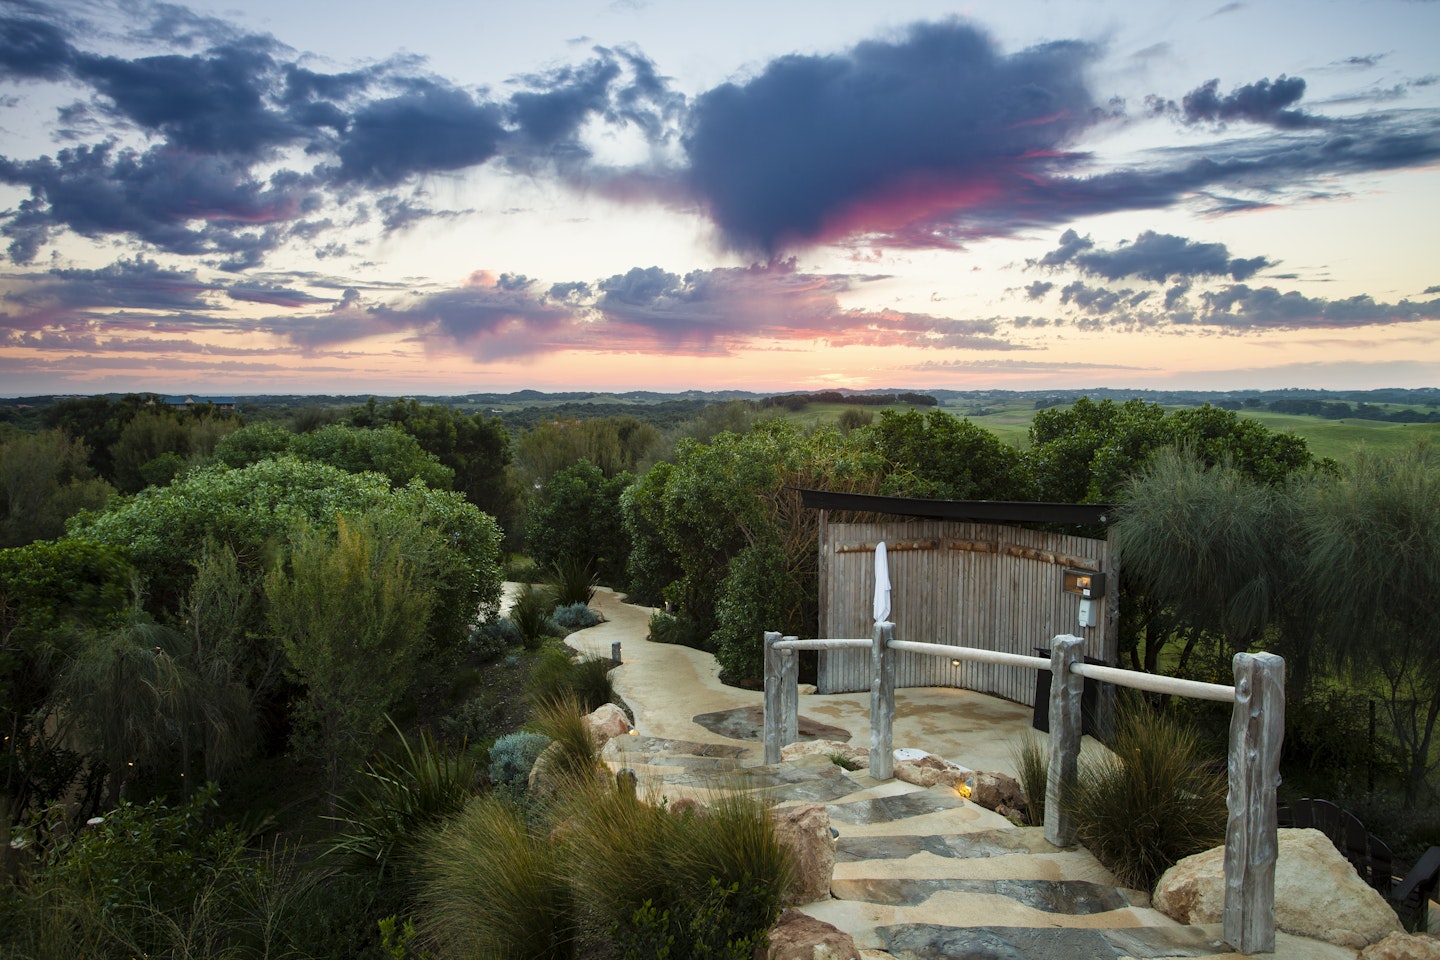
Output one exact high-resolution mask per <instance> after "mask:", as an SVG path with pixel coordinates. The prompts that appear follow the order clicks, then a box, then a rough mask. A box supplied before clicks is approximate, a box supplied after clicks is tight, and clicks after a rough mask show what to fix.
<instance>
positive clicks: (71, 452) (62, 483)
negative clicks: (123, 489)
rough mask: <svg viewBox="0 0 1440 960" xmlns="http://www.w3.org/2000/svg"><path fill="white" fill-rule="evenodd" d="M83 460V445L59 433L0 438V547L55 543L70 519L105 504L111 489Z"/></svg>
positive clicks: (44, 432)
mask: <svg viewBox="0 0 1440 960" xmlns="http://www.w3.org/2000/svg"><path fill="white" fill-rule="evenodd" d="M87 457H88V454H87V451H86V449H85V445H84V444H83V443H81V442H80V441H78V440H73V439H71V438H70V437H68V436H67V435H66V434H65V433H64V431H62V430H45V431H42V432H40V433H28V434H27V433H14V434H10V435H8V436H5V437H4V439H3V440H0V547H16V546H20V545H22V544H26V543H29V542H31V541H32V540H48V539H53V538H54V537H58V536H60V535H61V534H63V533H64V532H65V520H66V519H67V518H68V517H70V516H72V515H74V514H75V513H77V512H79V511H80V510H85V509H95V508H98V507H102V506H104V505H105V503H106V501H108V500H109V499H110V497H111V496H112V495H113V494H114V493H115V490H114V488H113V487H111V486H110V484H108V483H106V482H105V481H104V480H100V479H97V478H96V477H95V475H94V471H93V470H92V469H91V467H90V464H89V462H88V459H87Z"/></svg>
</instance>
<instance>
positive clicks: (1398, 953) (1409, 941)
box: [1360, 933, 1440, 960]
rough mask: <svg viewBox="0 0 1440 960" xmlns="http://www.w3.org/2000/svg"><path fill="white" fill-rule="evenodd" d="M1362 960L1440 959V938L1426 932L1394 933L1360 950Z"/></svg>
mask: <svg viewBox="0 0 1440 960" xmlns="http://www.w3.org/2000/svg"><path fill="white" fill-rule="evenodd" d="M1360 960H1440V940H1436V939H1435V938H1434V937H1429V936H1425V935H1424V934H1414V933H1392V934H1390V936H1388V937H1386V938H1385V939H1384V940H1381V941H1379V942H1377V943H1372V944H1370V946H1368V947H1366V948H1365V949H1364V950H1362V951H1360Z"/></svg>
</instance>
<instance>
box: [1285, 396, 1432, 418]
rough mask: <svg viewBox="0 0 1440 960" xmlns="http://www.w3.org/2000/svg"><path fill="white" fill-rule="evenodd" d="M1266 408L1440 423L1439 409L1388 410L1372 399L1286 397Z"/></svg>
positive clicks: (1312, 414) (1323, 415)
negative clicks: (1362, 400) (1354, 400)
mask: <svg viewBox="0 0 1440 960" xmlns="http://www.w3.org/2000/svg"><path fill="white" fill-rule="evenodd" d="M1264 407H1265V409H1266V410H1271V411H1273V412H1275V413H1293V414H1299V415H1301V416H1306V417H1319V418H1320V419H1322V420H1348V419H1350V418H1352V417H1353V418H1355V419H1357V420H1379V421H1382V422H1384V423H1440V410H1431V411H1429V412H1425V413H1422V412H1421V411H1419V410H1386V409H1384V408H1382V407H1377V406H1375V405H1374V404H1372V403H1357V404H1355V405H1354V406H1351V405H1350V404H1348V403H1346V402H1345V401H1343V400H1316V399H1313V398H1301V397H1286V398H1283V399H1280V400H1273V401H1271V402H1270V403H1267V404H1264Z"/></svg>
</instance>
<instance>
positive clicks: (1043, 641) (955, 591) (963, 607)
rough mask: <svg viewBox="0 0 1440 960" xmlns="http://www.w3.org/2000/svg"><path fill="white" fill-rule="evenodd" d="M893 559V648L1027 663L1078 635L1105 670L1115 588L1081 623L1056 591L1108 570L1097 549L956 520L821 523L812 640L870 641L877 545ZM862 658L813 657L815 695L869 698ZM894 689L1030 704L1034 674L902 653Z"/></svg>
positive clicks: (1088, 543)
mask: <svg viewBox="0 0 1440 960" xmlns="http://www.w3.org/2000/svg"><path fill="white" fill-rule="evenodd" d="M880 540H884V541H885V542H886V544H885V545H886V552H887V554H888V557H889V561H890V587H891V593H890V611H891V612H890V619H891V620H892V621H894V623H895V639H897V640H918V641H921V642H925V643H944V644H950V645H952V646H967V647H979V648H982V649H986V650H1004V651H1006V652H1009V653H1022V654H1027V655H1032V656H1033V655H1034V653H1035V648H1036V647H1041V646H1048V645H1049V643H1050V638H1051V637H1053V636H1055V635H1056V634H1065V633H1070V634H1075V635H1076V636H1083V637H1084V638H1085V654H1086V656H1090V657H1098V658H1100V659H1103V660H1104V661H1105V662H1106V663H1108V664H1114V663H1115V662H1116V659H1117V651H1116V650H1115V649H1114V646H1115V641H1114V640H1113V639H1111V638H1112V637H1113V635H1114V627H1113V625H1112V624H1113V621H1112V618H1110V617H1109V616H1107V613H1108V611H1109V607H1110V605H1111V603H1112V602H1113V601H1112V599H1111V596H1110V594H1111V593H1113V591H1114V586H1115V581H1114V579H1113V578H1108V579H1109V582H1108V583H1107V584H1106V596H1105V597H1104V598H1103V599H1102V600H1101V601H1100V609H1099V611H1098V617H1097V621H1096V623H1097V625H1096V626H1094V627H1090V628H1081V627H1080V626H1078V617H1079V610H1080V598H1079V597H1078V596H1076V595H1074V594H1069V593H1065V592H1064V590H1062V589H1061V583H1062V579H1063V574H1064V571H1065V569H1066V568H1067V567H1070V568H1082V569H1089V570H1098V571H1110V570H1112V569H1113V566H1112V564H1111V562H1110V545H1109V544H1108V543H1107V542H1106V541H1104V540H1091V539H1088V538H1085V537H1073V536H1065V535H1061V534H1053V533H1041V532H1038V531H1034V530H1024V529H1021V528H1019V527H1010V526H1001V525H996V524H983V523H959V522H954V521H941V520H922V521H913V522H905V521H890V522H885V523H824V522H822V524H821V529H820V602H821V608H820V636H822V637H868V636H869V635H870V633H871V630H872V624H873V618H872V613H871V611H872V600H873V597H874V592H875V544H876V543H877V542H878V541H880ZM870 673H871V669H870V654H869V652H868V651H865V650H827V651H822V652H821V653H820V675H819V678H818V683H817V686H818V688H819V691H820V692H821V693H842V692H846V691H853V690H868V689H869V687H870ZM895 685H896V686H897V687H932V686H957V687H965V688H967V689H970V690H977V691H980V692H982V693H993V694H996V695H998V696H1002V697H1005V698H1006V699H1009V700H1015V701H1018V702H1020V703H1024V704H1029V705H1033V701H1034V697H1035V673H1034V671H1031V670H1025V669H1021V668H1019V667H999V666H993V665H990V664H981V663H972V662H970V661H961V663H960V664H959V665H958V666H956V665H952V664H951V663H950V661H948V660H945V659H943V658H940V657H928V656H922V655H918V654H913V653H899V654H897V659H896V677H895Z"/></svg>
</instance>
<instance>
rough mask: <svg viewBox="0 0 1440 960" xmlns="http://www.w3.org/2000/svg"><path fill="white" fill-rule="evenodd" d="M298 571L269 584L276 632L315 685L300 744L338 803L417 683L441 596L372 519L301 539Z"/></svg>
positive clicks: (302, 677)
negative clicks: (345, 779)
mask: <svg viewBox="0 0 1440 960" xmlns="http://www.w3.org/2000/svg"><path fill="white" fill-rule="evenodd" d="M288 567H289V569H288V570H286V569H285V568H284V567H282V566H277V567H276V568H275V569H274V570H272V571H271V574H270V576H269V578H268V579H267V580H266V583H265V594H266V598H267V599H268V601H269V618H270V628H271V630H272V631H273V632H274V633H275V635H276V636H278V637H279V638H280V640H281V643H282V644H283V645H284V649H285V654H286V658H287V660H288V661H289V666H290V670H291V672H292V675H293V676H294V678H295V680H296V681H298V682H300V683H302V684H304V685H305V698H304V700H302V701H301V703H300V705H299V708H298V719H299V721H300V722H299V725H298V728H297V733H296V746H297V748H298V749H299V750H300V751H301V752H304V753H310V754H313V755H315V756H317V757H318V758H319V759H320V760H321V762H322V763H323V765H324V769H325V774H326V778H327V781H328V783H329V786H330V792H331V794H332V796H333V795H334V794H335V793H336V792H338V790H339V787H340V780H341V776H342V774H343V772H344V771H346V770H348V769H350V768H351V767H353V766H354V765H355V764H356V763H357V762H358V761H359V760H360V759H361V758H363V757H364V756H365V754H366V753H368V752H369V750H370V748H371V746H372V744H373V743H374V739H375V737H376V735H378V734H379V733H380V731H381V729H382V727H383V726H384V722H385V714H386V712H387V711H388V710H390V709H391V708H392V707H393V706H394V704H395V703H396V702H397V701H398V700H399V698H400V697H401V695H403V694H404V693H405V692H406V690H408V689H409V687H410V684H411V681H412V680H413V679H414V677H415V672H416V668H417V666H418V665H419V662H420V659H421V656H422V654H423V652H424V647H425V643H424V640H425V626H426V621H427V620H428V619H429V616H430V610H431V596H430V594H429V593H428V592H427V591H426V590H424V589H423V588H422V587H421V586H420V585H419V584H418V583H417V582H416V581H415V577H414V574H413V570H412V567H411V565H410V564H409V563H408V562H407V561H406V559H405V557H404V556H403V554H402V551H401V549H400V548H399V544H398V543H397V542H396V541H395V540H393V539H390V538H387V537H384V536H382V535H381V533H380V530H378V529H377V525H376V523H375V522H374V521H373V520H371V519H363V520H359V521H344V520H342V521H341V522H340V524H339V526H338V528H337V529H336V531H335V534H334V536H333V537H331V536H330V535H329V534H328V533H326V532H325V531H321V530H316V529H313V528H302V529H300V530H298V531H296V533H295V535H294V536H293V538H292V544H291V550H290V556H289V563H288Z"/></svg>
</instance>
